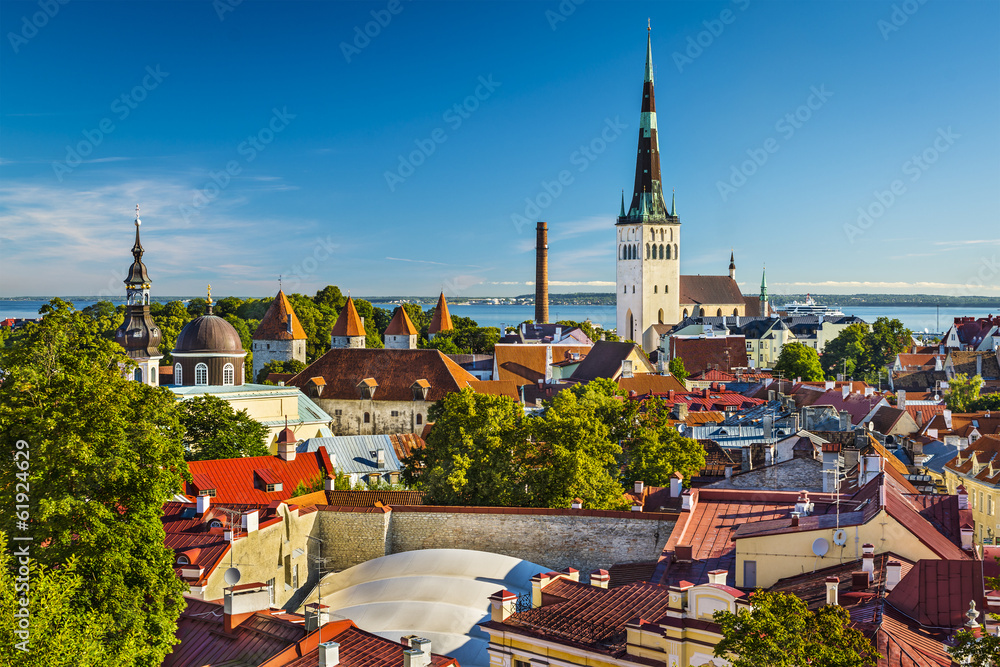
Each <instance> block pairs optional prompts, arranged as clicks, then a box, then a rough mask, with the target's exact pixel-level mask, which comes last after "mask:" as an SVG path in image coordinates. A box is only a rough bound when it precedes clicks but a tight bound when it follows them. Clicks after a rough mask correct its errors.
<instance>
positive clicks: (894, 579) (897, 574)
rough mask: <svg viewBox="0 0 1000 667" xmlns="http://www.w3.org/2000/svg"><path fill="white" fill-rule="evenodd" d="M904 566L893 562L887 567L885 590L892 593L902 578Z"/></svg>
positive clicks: (896, 561) (895, 561) (887, 564)
mask: <svg viewBox="0 0 1000 667" xmlns="http://www.w3.org/2000/svg"><path fill="white" fill-rule="evenodd" d="M902 572H903V564H902V563H900V562H899V561H898V560H891V561H889V562H888V563H886V566H885V590H887V591H891V590H892V589H894V588H895V587H896V585H897V584H898V583H899V580H900V579H901V578H902Z"/></svg>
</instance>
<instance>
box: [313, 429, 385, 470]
mask: <svg viewBox="0 0 1000 667" xmlns="http://www.w3.org/2000/svg"><path fill="white" fill-rule="evenodd" d="M320 447H323V448H325V449H326V451H327V453H328V454H329V455H330V458H331V460H332V459H333V457H334V456H336V464H335V466H334V467H335V468H336V469H337V470H338V471H340V472H342V473H347V474H356V473H361V474H367V473H372V472H394V471H397V470H401V469H402V467H403V464H402V463H400V462H399V459H398V458H397V457H396V448H395V447H393V445H392V439H391V438H390V437H389V436H388V435H341V436H333V437H330V438H309V439H308V440H305V441H304V442H300V443H299V444H298V445H297V446H296V451H298V452H315V451H317V450H318V449H319V448H320ZM379 450H382V451H383V452H385V462H384V463H383V464H382V465H379V464H378V460H377V459H378V454H374V455H373V454H372V452H378V451H379Z"/></svg>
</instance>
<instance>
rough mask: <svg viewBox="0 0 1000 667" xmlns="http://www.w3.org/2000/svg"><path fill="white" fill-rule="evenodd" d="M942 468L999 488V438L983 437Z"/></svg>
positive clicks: (992, 436)
mask: <svg viewBox="0 0 1000 667" xmlns="http://www.w3.org/2000/svg"><path fill="white" fill-rule="evenodd" d="M944 466H945V468H948V469H949V470H951V471H952V472H954V473H956V474H958V475H961V476H962V477H968V478H971V479H975V480H976V481H978V482H981V483H983V484H986V485H989V486H995V487H1000V436H996V435H984V436H983V437H981V438H979V439H978V440H976V441H975V442H974V443H972V444H971V445H969V446H968V447H967V448H966V449H964V450H962V451H960V452H959V453H958V456H957V457H956V458H953V459H952V460H951V461H948V463H946V464H944Z"/></svg>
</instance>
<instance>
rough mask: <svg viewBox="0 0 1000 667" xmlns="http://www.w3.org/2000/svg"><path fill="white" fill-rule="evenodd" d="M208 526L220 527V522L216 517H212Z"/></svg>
mask: <svg viewBox="0 0 1000 667" xmlns="http://www.w3.org/2000/svg"><path fill="white" fill-rule="evenodd" d="M208 526H209V527H210V528H222V522H221V521H219V520H218V519H212V521H211V522H210V523H209V524H208Z"/></svg>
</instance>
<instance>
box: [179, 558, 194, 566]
mask: <svg viewBox="0 0 1000 667" xmlns="http://www.w3.org/2000/svg"><path fill="white" fill-rule="evenodd" d="M177 564H178V565H190V564H191V561H190V560H188V557H187V556H178V557H177Z"/></svg>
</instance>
